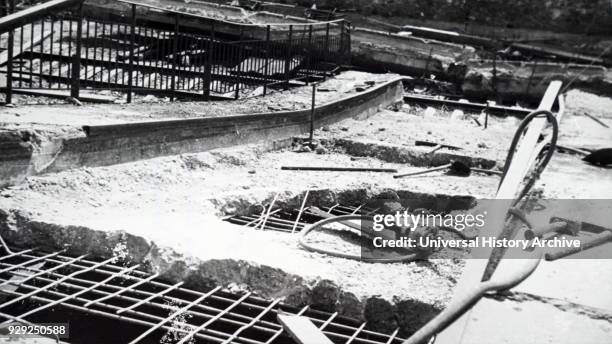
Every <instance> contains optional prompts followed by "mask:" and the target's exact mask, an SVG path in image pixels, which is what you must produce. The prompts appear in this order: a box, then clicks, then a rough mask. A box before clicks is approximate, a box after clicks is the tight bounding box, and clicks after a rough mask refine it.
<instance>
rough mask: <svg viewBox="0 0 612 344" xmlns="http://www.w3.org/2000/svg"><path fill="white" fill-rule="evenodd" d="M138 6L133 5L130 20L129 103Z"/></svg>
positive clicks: (129, 100)
mask: <svg viewBox="0 0 612 344" xmlns="http://www.w3.org/2000/svg"><path fill="white" fill-rule="evenodd" d="M135 27H136V4H132V18H131V20H130V48H129V49H130V55H129V60H130V62H129V64H130V66H129V68H128V92H127V102H128V103H131V102H132V87H133V82H134V81H133V79H132V74H134V49H135V48H136V46H135V44H136V43H135V42H134V41H135V40H136V28H135Z"/></svg>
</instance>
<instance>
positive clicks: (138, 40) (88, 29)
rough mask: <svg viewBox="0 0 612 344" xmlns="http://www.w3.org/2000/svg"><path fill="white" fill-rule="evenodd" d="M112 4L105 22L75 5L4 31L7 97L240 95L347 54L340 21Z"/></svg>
mask: <svg viewBox="0 0 612 344" xmlns="http://www.w3.org/2000/svg"><path fill="white" fill-rule="evenodd" d="M8 1H9V2H13V1H14V0H8ZM117 3H119V4H121V5H122V6H123V9H122V10H121V12H120V13H121V15H104V16H103V18H102V16H99V15H98V16H96V15H95V14H94V13H91V12H92V11H85V12H84V10H83V7H84V5H83V3H80V4H78V5H77V6H78V7H77V8H72V9H69V10H66V11H63V12H60V13H54V14H51V15H46V16H44V17H42V18H38V19H34V20H29V22H27V23H23V25H21V26H19V27H16V28H14V29H11V30H9V31H7V32H1V35H0V49H1V50H2V56H0V73H1V74H3V75H5V76H6V78H5V80H6V81H5V83H4V85H1V86H2V89H3V90H4V92H5V93H6V98H7V102H10V98H11V94H12V92H13V89H55V90H70V91H71V95H72V96H73V97H75V98H76V97H78V95H79V91H80V89H81V88H82V87H83V88H88V89H108V90H116V91H123V92H127V94H128V96H127V100H128V102H129V101H131V98H132V96H131V95H132V93H133V92H141V93H161V94H164V95H169V96H171V97H176V96H179V95H187V96H190V97H202V98H204V99H210V98H211V97H223V98H234V99H238V98H239V97H241V96H242V95H246V94H250V93H251V92H252V91H253V90H255V89H257V88H259V87H261V88H262V89H261V90H260V91H261V92H258V94H259V93H263V94H265V93H267V91H268V87H283V88H287V87H289V85H290V83H291V80H294V79H306V80H309V79H312V78H314V77H320V76H321V75H325V72H326V71H328V70H329V69H332V68H334V67H335V66H338V65H340V64H342V63H345V62H346V60H347V58H348V56H349V53H348V52H349V50H350V30H349V27H350V25H348V24H347V22H345V21H344V20H337V21H331V22H325V23H311V22H304V23H290V24H244V23H235V22H228V21H222V20H215V19H210V18H204V17H200V16H196V15H192V14H187V13H182V12H177V11H170V10H166V9H161V8H156V7H153V6H148V5H142V4H136V3H130V2H127V1H121V0H119V1H118V2H117ZM85 6H87V3H86V4H85ZM8 8H9V10H8V11H9V12H11V6H9V7H8ZM12 8H14V7H12ZM150 13H156V14H158V15H161V17H162V18H163V20H162V21H160V20H155V19H151V18H152V16H150ZM194 21H195V22H201V25H195V26H194V24H193V23H194ZM184 23H190V24H189V25H187V24H184ZM196 26H197V27H196Z"/></svg>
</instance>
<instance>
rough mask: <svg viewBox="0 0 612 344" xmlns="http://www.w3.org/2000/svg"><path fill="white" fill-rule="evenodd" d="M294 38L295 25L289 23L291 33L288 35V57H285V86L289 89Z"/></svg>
mask: <svg viewBox="0 0 612 344" xmlns="http://www.w3.org/2000/svg"><path fill="white" fill-rule="evenodd" d="M292 39H293V25H289V35H288V37H287V48H286V57H285V86H284V89H285V90H288V89H289V71H290V68H289V63H290V61H291V54H292V51H291V47H292V42H291V40H292Z"/></svg>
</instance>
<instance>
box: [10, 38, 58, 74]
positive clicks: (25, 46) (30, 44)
mask: <svg viewBox="0 0 612 344" xmlns="http://www.w3.org/2000/svg"><path fill="white" fill-rule="evenodd" d="M21 29H22V30H23V27H22V28H21ZM51 32H52V30H47V31H45V32H44V33H43V34H42V35H36V37H35V38H34V40H33V41H32V40H30V39H27V40H26V41H25V42H23V47H20V46H19V45H17V44H14V45H13V46H14V48H13V51H14V52H15V54H14V55H13V59H15V58H17V57H18V56H19V55H21V53H23V52H24V51H27V50H30V49H31V48H32V47H34V46H36V45H37V44H39V43H40V42H42V41H43V40H44V39H45V38H47V37H49V36H51ZM22 34H23V33H22ZM33 34H34V30H32V32H30V35H33ZM15 43H17V42H15ZM18 50H19V51H18ZM7 61H8V50H5V51H3V52H1V53H0V66H3V65H5V64H6V62H7ZM13 74H16V73H15V71H13Z"/></svg>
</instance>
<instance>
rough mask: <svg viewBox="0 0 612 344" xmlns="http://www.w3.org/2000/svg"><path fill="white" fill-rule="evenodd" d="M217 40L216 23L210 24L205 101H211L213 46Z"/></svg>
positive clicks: (205, 75) (205, 67)
mask: <svg viewBox="0 0 612 344" xmlns="http://www.w3.org/2000/svg"><path fill="white" fill-rule="evenodd" d="M214 40H215V22H214V21H213V22H211V23H210V38H209V39H208V44H207V45H208V47H207V49H206V63H205V65H204V99H206V100H210V84H211V82H212V81H211V74H212V62H213V45H214Z"/></svg>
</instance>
